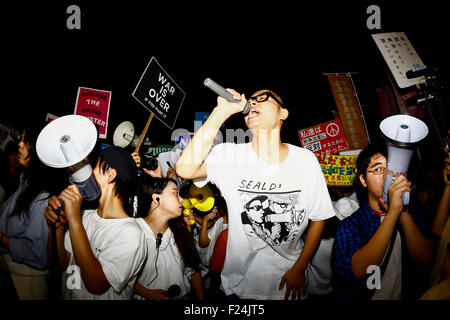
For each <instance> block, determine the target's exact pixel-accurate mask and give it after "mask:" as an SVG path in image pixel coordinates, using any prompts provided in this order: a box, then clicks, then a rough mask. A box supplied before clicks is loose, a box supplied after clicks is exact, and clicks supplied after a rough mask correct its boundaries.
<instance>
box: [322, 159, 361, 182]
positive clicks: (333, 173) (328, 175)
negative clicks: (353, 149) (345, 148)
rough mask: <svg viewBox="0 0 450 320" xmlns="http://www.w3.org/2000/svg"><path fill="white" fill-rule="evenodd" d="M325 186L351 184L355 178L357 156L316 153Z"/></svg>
mask: <svg viewBox="0 0 450 320" xmlns="http://www.w3.org/2000/svg"><path fill="white" fill-rule="evenodd" d="M316 157H317V160H318V161H319V164H320V167H321V168H322V172H323V175H324V176H325V180H326V182H327V186H351V185H352V184H353V180H354V179H355V178H356V159H357V158H358V156H356V155H354V156H346V155H326V154H317V155H316Z"/></svg>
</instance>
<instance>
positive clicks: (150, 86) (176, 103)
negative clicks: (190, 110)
mask: <svg viewBox="0 0 450 320" xmlns="http://www.w3.org/2000/svg"><path fill="white" fill-rule="evenodd" d="M132 96H133V97H134V98H135V99H136V100H137V101H138V102H139V103H140V104H141V105H142V106H144V107H145V108H146V109H147V110H149V111H150V112H152V113H153V114H155V116H156V117H157V118H158V119H159V120H160V121H161V122H162V123H164V124H165V125H166V126H168V127H169V128H170V129H173V127H174V125H175V122H176V120H177V117H178V113H179V112H180V109H181V105H182V104H183V101H184V98H185V96H186V94H185V93H184V91H183V90H182V89H181V88H180V87H179V86H178V85H177V84H176V83H175V81H174V80H173V79H172V78H171V77H170V75H169V74H168V73H167V72H166V71H165V70H164V69H163V68H162V67H161V65H160V64H159V63H158V61H156V59H155V57H152V58H151V60H150V62H149V64H148V65H147V68H146V69H145V71H144V73H143V74H142V76H141V79H140V80H139V82H138V84H137V86H136V88H135V89H134V91H133V93H132Z"/></svg>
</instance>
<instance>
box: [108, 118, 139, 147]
mask: <svg viewBox="0 0 450 320" xmlns="http://www.w3.org/2000/svg"><path fill="white" fill-rule="evenodd" d="M113 143H114V145H115V146H118V147H122V148H126V147H128V146H131V147H133V148H136V146H137V145H138V143H139V136H138V135H137V134H135V132H134V125H133V123H131V122H130V121H124V122H122V123H121V124H119V125H118V126H117V128H116V130H115V131H114V136H113Z"/></svg>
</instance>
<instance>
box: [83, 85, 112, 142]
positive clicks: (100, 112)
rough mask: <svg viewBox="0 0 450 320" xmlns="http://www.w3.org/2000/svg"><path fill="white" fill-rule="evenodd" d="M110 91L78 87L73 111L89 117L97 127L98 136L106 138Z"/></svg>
mask: <svg viewBox="0 0 450 320" xmlns="http://www.w3.org/2000/svg"><path fill="white" fill-rule="evenodd" d="M110 103H111V91H105V90H97V89H91V88H84V87H79V88H78V94H77V101H76V102H75V112H74V114H78V115H81V116H84V117H86V118H88V119H90V120H91V121H92V122H93V123H94V124H95V125H97V127H98V129H99V138H101V139H106V131H107V129H108V116H109V105H110Z"/></svg>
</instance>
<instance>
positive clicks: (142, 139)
mask: <svg viewBox="0 0 450 320" xmlns="http://www.w3.org/2000/svg"><path fill="white" fill-rule="evenodd" d="M153 116H154V114H153V112H150V116H149V117H148V120H147V123H146V124H145V128H144V131H142V134H141V135H140V137H139V142H138V144H137V146H136V149H135V150H134V151H135V152H137V153H139V148H140V147H141V144H142V141H144V138H145V135H146V134H147V130H148V127H149V126H150V122H152V119H153Z"/></svg>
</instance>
